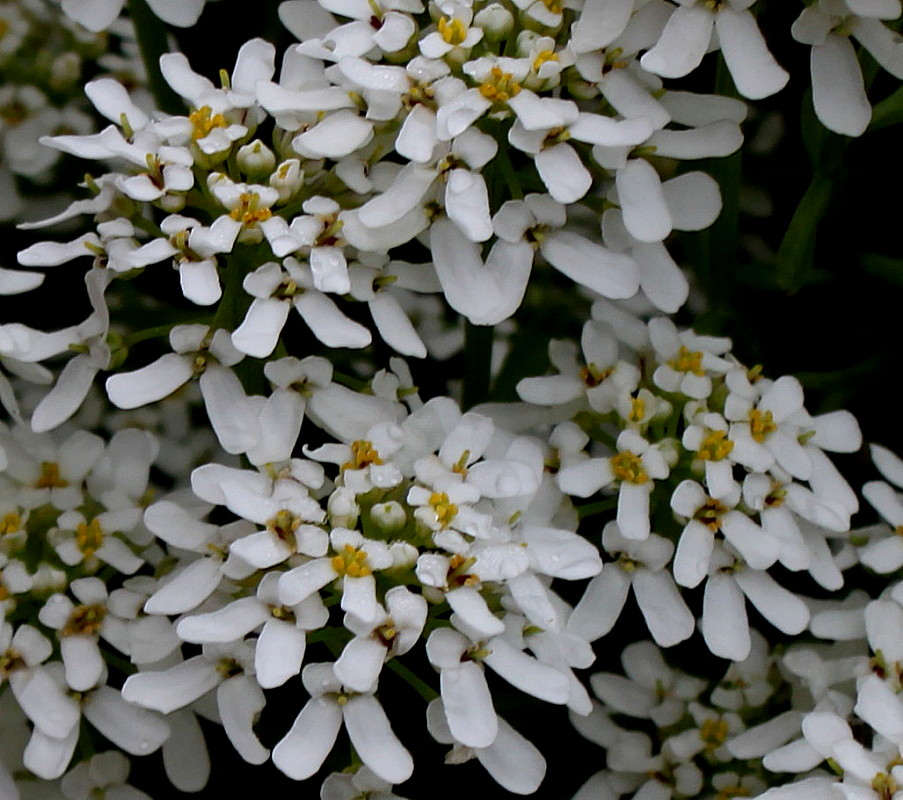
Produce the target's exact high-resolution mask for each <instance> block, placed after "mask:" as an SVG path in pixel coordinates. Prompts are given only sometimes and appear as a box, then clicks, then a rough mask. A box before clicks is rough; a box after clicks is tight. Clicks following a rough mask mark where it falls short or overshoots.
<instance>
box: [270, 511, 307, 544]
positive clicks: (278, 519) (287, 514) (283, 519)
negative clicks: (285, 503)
mask: <svg viewBox="0 0 903 800" xmlns="http://www.w3.org/2000/svg"><path fill="white" fill-rule="evenodd" d="M300 524H301V519H300V517H298V516H297V515H295V514H293V513H292V512H291V511H287V510H286V509H282V510H280V511H277V512H276V515H275V516H274V517H272V518H271V519H269V520H267V530H268V531H269V532H270V533H272V534H274V535H275V536H277V537H279V538H280V539H281V540H282V541H283V542H285V543H286V544H287V545H289V546H290V547H291V548H292V549H294V548H295V531H296V530H298V526H299V525H300Z"/></svg>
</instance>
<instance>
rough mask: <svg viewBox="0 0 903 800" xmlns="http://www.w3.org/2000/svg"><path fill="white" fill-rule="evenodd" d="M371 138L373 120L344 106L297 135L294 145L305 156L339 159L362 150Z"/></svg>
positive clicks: (297, 151)
mask: <svg viewBox="0 0 903 800" xmlns="http://www.w3.org/2000/svg"><path fill="white" fill-rule="evenodd" d="M372 138H373V123H372V122H370V121H368V120H366V119H363V118H362V117H359V116H358V115H357V114H356V113H355V112H354V111H351V110H350V109H341V110H340V111H336V112H335V113H334V114H330V115H329V116H328V117H326V118H324V119H323V120H322V121H321V122H319V123H317V124H316V125H315V126H314V127H313V128H311V129H310V130H308V131H305V132H304V133H302V134H300V135H299V136H296V137H295V138H294V140H293V141H292V148H293V149H294V150H295V152H296V153H298V154H299V155H302V156H304V157H305V158H331V159H334V160H337V159H339V158H343V157H344V156H347V155H350V154H351V153H353V152H354V151H355V150H358V149H360V148H361V147H363V146H364V145H365V144H367V142H369V141H370V139H372Z"/></svg>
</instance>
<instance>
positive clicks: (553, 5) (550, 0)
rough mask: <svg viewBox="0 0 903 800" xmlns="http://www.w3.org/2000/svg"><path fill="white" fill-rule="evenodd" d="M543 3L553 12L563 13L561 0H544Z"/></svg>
mask: <svg viewBox="0 0 903 800" xmlns="http://www.w3.org/2000/svg"><path fill="white" fill-rule="evenodd" d="M542 4H543V5H544V6H545V7H546V8H547V9H549V11H551V12H552V13H553V14H560V13H561V8H562V6H561V0H542Z"/></svg>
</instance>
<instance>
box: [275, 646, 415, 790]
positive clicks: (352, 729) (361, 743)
mask: <svg viewBox="0 0 903 800" xmlns="http://www.w3.org/2000/svg"><path fill="white" fill-rule="evenodd" d="M301 680H302V681H303V682H304V688H305V689H307V691H308V692H309V693H310V695H311V698H310V700H308V702H307V704H306V705H305V706H304V708H303V709H301V713H300V714H298V717H297V719H295V722H294V724H293V725H292V728H291V730H290V731H289V732H288V733H287V734H286V735H285V736H284V737H283V738H282V739H281V740H280V741H279V743H278V744H277V745H276V746H275V747H274V748H273V763H274V764H275V765H276V766H277V767H278V768H279V769H280V770H281V771H282V772H284V773H285V774H286V775H288V776H289V777H290V778H292V779H294V780H304V779H305V778H309V777H310V776H311V775H313V774H314V773H315V772H316V771H317V770H318V769H319V768H320V766H321V765H322V764H323V762H324V761H325V760H326V756H328V755H329V752H330V751H331V750H332V748H333V745H334V744H335V740H336V737H337V736H338V734H339V729H340V728H341V727H342V723H343V722H344V724H345V729H346V730H347V731H348V736H349V738H350V739H351V744H352V746H353V747H354V749H355V751H356V752H357V754H358V756H359V758H360V759H361V761H363V763H364V765H365V766H367V767H368V768H369V769H370V770H372V771H373V773H374V774H375V775H376V776H378V777H379V778H382V779H383V780H385V781H387V782H388V783H403V782H404V781H406V780H407V779H408V778H409V777H410V776H411V773H412V772H413V770H414V762H413V759H412V758H411V755H410V753H408V751H407V750H406V749H405V748H404V746H403V745H402V744H401V742H400V741H399V740H398V738H397V737H396V736H395V734H394V733H393V731H392V729H391V727H390V726H389V720H388V718H387V717H386V712H385V711H383V708H382V706H381V705H380V704H379V701H378V700H377V699H376V697H375V696H374V694H373V692H374V691H375V689H376V687H375V686H373V687H371V688H370V690H369V691H366V692H361V693H357V692H350V691H348V690H346V689H344V687H343V686H342V682H341V681H340V680H339V679H338V678H337V677H336V676H335V673H334V672H333V665H332V664H308V665H307V666H306V667H305V668H304V670H303V672H302V673H301Z"/></svg>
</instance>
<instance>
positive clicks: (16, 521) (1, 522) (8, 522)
mask: <svg viewBox="0 0 903 800" xmlns="http://www.w3.org/2000/svg"><path fill="white" fill-rule="evenodd" d="M21 527H22V518H21V517H20V516H19V515H18V514H17V513H16V512H15V511H10V512H9V513H8V514H4V515H3V519H0V536H6V534H8V533H15V532H16V531H18V530H19V529H20V528H21Z"/></svg>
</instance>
